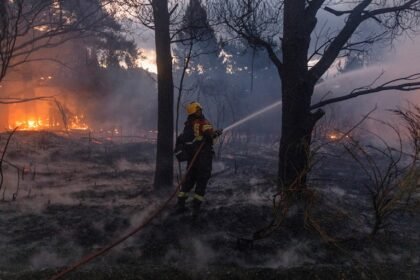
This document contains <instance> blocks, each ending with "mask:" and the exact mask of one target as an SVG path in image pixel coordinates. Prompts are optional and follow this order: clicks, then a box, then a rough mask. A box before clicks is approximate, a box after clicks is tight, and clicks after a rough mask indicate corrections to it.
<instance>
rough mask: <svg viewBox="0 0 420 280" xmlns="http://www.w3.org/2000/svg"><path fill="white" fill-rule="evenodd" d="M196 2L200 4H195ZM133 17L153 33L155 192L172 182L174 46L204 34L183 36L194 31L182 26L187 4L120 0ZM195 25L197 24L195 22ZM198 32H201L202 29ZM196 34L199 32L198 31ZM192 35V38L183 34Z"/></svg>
mask: <svg viewBox="0 0 420 280" xmlns="http://www.w3.org/2000/svg"><path fill="white" fill-rule="evenodd" d="M193 2H196V3H198V2H197V1H195V0H193ZM119 4H122V6H123V7H126V8H127V9H126V10H128V13H129V14H130V15H131V16H134V17H135V18H137V19H138V20H139V21H140V22H141V23H142V24H143V25H144V26H146V27H148V28H150V29H152V30H154V34H155V46H156V64H157V72H158V73H157V85H158V139H157V153H156V169H155V178H154V188H155V189H165V188H166V187H168V186H172V182H173V138H174V137H173V133H174V85H173V75H172V60H173V59H172V54H171V44H172V43H180V42H187V41H191V40H193V39H195V38H196V37H198V36H203V32H202V31H200V32H193V33H192V34H191V33H188V32H183V31H184V30H185V29H189V30H193V29H194V28H191V26H190V25H187V26H186V25H183V23H184V22H183V20H182V18H183V15H184V14H185V12H184V11H185V9H184V8H185V7H186V5H185V3H184V1H170V0H169V1H168V0H121V1H119ZM193 23H194V24H195V21H193ZM198 29H199V30H201V29H202V28H201V27H199V28H198ZM195 30H197V29H195ZM182 33H184V34H189V35H192V38H189V37H185V36H180V34H182Z"/></svg>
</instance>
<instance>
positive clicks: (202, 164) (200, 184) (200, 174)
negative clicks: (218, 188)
mask: <svg viewBox="0 0 420 280" xmlns="http://www.w3.org/2000/svg"><path fill="white" fill-rule="evenodd" d="M212 162H213V153H212V151H211V150H203V151H202V152H200V154H199V155H198V157H197V159H196V161H195V162H194V164H193V166H192V168H191V170H190V171H189V172H188V174H187V177H186V179H185V183H184V184H183V185H182V186H181V190H180V197H182V196H184V197H186V196H187V195H188V193H189V192H190V191H191V190H192V188H193V187H194V185H195V195H194V198H195V199H197V200H200V201H203V200H204V195H205V193H206V187H207V183H208V181H209V179H210V176H211V169H212ZM189 165H190V162H188V166H189Z"/></svg>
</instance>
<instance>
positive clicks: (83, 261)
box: [49, 142, 204, 280]
mask: <svg viewBox="0 0 420 280" xmlns="http://www.w3.org/2000/svg"><path fill="white" fill-rule="evenodd" d="M203 146H204V142H203V143H201V145H200V146H199V147H198V149H197V151H196V152H195V154H194V156H193V158H192V159H191V161H190V163H189V165H188V168H187V171H186V172H185V174H184V176H183V178H182V180H181V182H180V183H179V184H178V185H177V187H176V188H175V190H174V192H172V194H171V195H170V196H169V198H168V199H167V200H166V201H165V202H164V203H163V204H162V205H161V206H160V207H159V208H158V209H157V210H156V211H155V212H154V213H153V214H152V215H150V216H149V217H148V218H147V219H146V220H145V221H144V222H143V223H142V224H141V225H139V226H137V227H136V228H134V229H133V230H131V231H130V232H128V233H127V234H125V235H124V236H122V237H120V238H119V239H117V240H115V241H114V242H112V243H110V244H109V245H107V246H105V247H103V248H101V249H99V250H97V251H95V252H92V253H90V254H88V255H86V256H84V257H82V258H81V259H80V260H78V261H77V262H75V263H74V264H72V265H70V266H69V267H68V268H65V269H63V270H62V271H60V272H59V273H57V274H55V275H54V276H53V277H51V278H50V279H49V280H58V279H62V278H63V277H64V276H65V275H67V274H68V273H70V272H72V271H74V270H76V269H78V268H80V267H81V266H83V265H85V264H87V263H89V262H91V261H92V260H93V259H95V258H97V257H99V256H101V255H103V254H105V253H106V252H108V251H109V250H111V249H112V248H114V247H116V246H117V245H119V244H121V243H122V242H124V241H125V240H127V239H128V238H130V237H131V236H133V235H134V234H136V233H138V232H139V231H141V230H142V229H143V228H145V227H146V226H147V225H149V224H150V223H151V222H152V221H153V220H154V219H155V218H156V217H157V216H159V215H160V214H161V213H162V212H163V210H164V209H165V208H166V207H168V205H169V203H170V202H171V201H172V199H173V198H174V197H175V196H176V194H177V193H178V191H179V189H180V188H181V186H182V184H184V182H185V180H186V178H187V175H188V173H189V172H190V170H191V167H192V166H193V164H194V162H195V161H196V160H197V157H198V154H199V153H200V152H201V150H202V148H203Z"/></svg>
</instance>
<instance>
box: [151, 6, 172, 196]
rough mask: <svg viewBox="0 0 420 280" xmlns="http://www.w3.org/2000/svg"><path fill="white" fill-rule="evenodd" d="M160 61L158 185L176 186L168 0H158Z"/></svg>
mask: <svg viewBox="0 0 420 280" xmlns="http://www.w3.org/2000/svg"><path fill="white" fill-rule="evenodd" d="M152 5H153V16H154V21H155V43H156V64H157V72H158V74H157V83H158V138H157V154H156V170H155V178H154V187H155V189H162V188H165V187H169V186H172V182H173V137H174V136H173V130H174V128H173V126H174V125H173V103H174V98H173V79H172V55H171V42H170V33H169V24H170V23H169V17H170V15H169V11H168V1H167V0H154V1H153V2H152Z"/></svg>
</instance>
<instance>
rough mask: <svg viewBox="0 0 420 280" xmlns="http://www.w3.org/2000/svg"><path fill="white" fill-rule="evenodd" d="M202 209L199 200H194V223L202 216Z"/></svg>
mask: <svg viewBox="0 0 420 280" xmlns="http://www.w3.org/2000/svg"><path fill="white" fill-rule="evenodd" d="M200 207H201V201H200V200H198V199H194V200H193V201H192V219H193V222H195V221H197V219H198V216H199V214H200Z"/></svg>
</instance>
